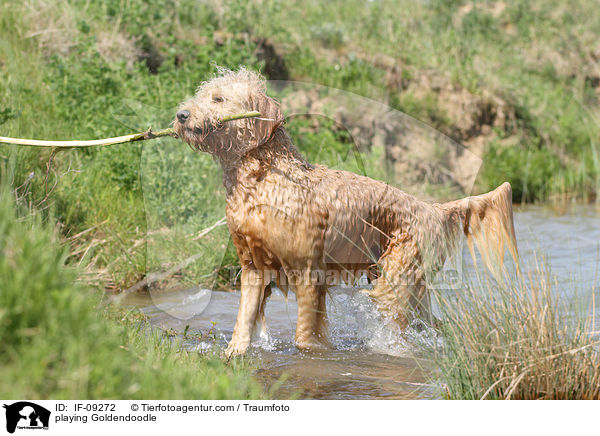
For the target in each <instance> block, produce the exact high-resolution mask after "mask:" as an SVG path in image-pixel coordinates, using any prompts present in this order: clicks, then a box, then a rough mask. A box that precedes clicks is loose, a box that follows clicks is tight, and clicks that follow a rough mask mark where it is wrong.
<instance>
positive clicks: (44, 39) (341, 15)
mask: <svg viewBox="0 0 600 436" xmlns="http://www.w3.org/2000/svg"><path fill="white" fill-rule="evenodd" d="M501 4H503V3H501V2H490V1H484V2H477V3H476V4H473V5H471V3H469V2H467V1H452V0H436V1H430V2H416V3H415V2H413V1H409V0H401V1H393V2H392V1H391V0H379V1H373V2H359V1H358V0H350V1H346V2H340V1H334V2H329V3H325V4H324V3H322V2H316V1H307V2H296V3H283V2H281V1H279V0H266V1H254V0H250V1H246V0H244V1H242V0H238V1H234V2H225V3H224V4H221V3H219V4H217V3H215V2H198V1H196V0H166V1H165V0H128V1H127V2H124V1H122V0H108V1H104V2H88V1H84V0H58V1H55V2H44V1H41V0H29V1H26V2H23V1H17V0H6V1H3V2H2V3H1V4H0V135H2V136H14V137H29V138H38V139H91V138H101V137H108V136H115V135H120V134H127V133H131V132H133V131H140V130H145V129H147V128H148V127H150V126H152V127H153V128H161V127H166V126H167V125H168V124H169V123H170V122H171V120H172V118H173V114H174V113H175V110H176V107H177V105H178V103H179V102H180V101H182V100H183V99H185V98H186V97H188V96H190V95H191V94H192V93H193V92H194V89H195V87H196V86H197V85H198V84H199V83H200V82H201V81H203V80H206V79H208V78H210V76H211V75H212V74H213V73H214V71H215V69H214V64H218V65H222V66H225V67H230V68H235V67H237V66H238V65H241V64H243V65H246V66H248V67H249V68H254V69H263V70H268V68H267V67H268V65H267V64H268V63H269V62H268V61H269V60H265V59H261V58H260V55H259V52H260V50H259V46H260V40H261V39H265V38H266V39H267V40H268V41H269V42H270V43H272V44H273V46H274V47H275V49H276V51H277V55H278V56H279V58H280V59H279V60H280V61H281V63H282V64H283V65H284V66H285V71H286V74H285V77H277V76H272V77H269V78H271V79H282V78H284V79H289V80H300V81H308V82H313V83H317V84H320V85H326V86H331V87H335V88H341V89H343V90H345V91H348V92H352V93H356V94H359V95H362V96H365V97H368V98H372V99H375V100H378V101H382V102H385V103H387V104H389V105H390V106H391V107H393V108H395V109H398V110H401V111H403V112H406V113H408V114H409V115H411V116H413V117H415V118H417V119H419V120H421V121H424V122H425V123H427V124H429V125H431V126H433V127H434V128H436V129H437V130H439V131H441V132H443V133H445V134H447V135H449V136H451V137H454V138H455V139H457V140H458V141H459V142H462V141H468V140H469V139H470V138H465V137H462V136H461V135H463V133H461V130H460V129H459V128H458V124H460V120H461V116H462V113H461V111H460V110H458V111H457V110H456V108H454V111H452V110H451V109H452V105H451V103H448V101H451V100H452V99H451V98H450V97H452V96H454V95H466V96H468V97H469V98H477V97H481V96H493V97H497V98H500V99H501V100H502V101H504V102H505V103H506V111H507V112H506V117H507V121H506V122H505V123H504V124H503V125H501V126H500V127H498V126H493V128H492V132H493V134H491V135H490V136H487V137H486V138H485V141H484V144H483V146H482V148H481V150H478V152H479V153H481V155H482V157H483V167H482V169H481V173H480V175H479V177H478V178H477V180H476V187H475V190H476V191H483V190H486V189H489V188H493V187H496V186H497V185H499V184H500V183H501V182H504V181H507V180H508V181H510V182H511V184H512V186H513V192H514V199H515V201H545V200H549V199H553V198H556V197H559V198H561V197H565V196H570V197H577V198H581V199H589V198H593V197H594V196H596V195H597V192H598V190H599V189H600V146H599V145H598V138H599V137H600V136H599V135H600V127H599V126H600V123H599V122H598V121H599V120H600V115H599V114H600V109H599V95H600V91H599V89H600V88H599V87H598V83H597V82H598V78H597V77H596V76H597V75H598V73H597V71H598V68H599V62H600V61H599V60H598V59H599V57H600V54H599V53H597V48H596V46H597V43H596V41H598V38H599V36H600V9H598V8H597V7H596V4H595V3H594V2H593V1H592V0H584V1H579V2H573V1H569V0H562V1H560V2H557V3H556V4H553V5H552V7H551V6H550V5H548V4H547V2H544V1H542V0H534V1H526V0H519V1H515V2H506V3H505V7H504V9H502V8H498V5H501ZM470 5H471V6H470ZM594 50H596V51H594ZM440 79H443V80H442V83H443V87H442V89H437V88H436V87H435V86H434V85H432V84H431V83H434V82H435V83H437V82H439V81H440ZM446 88H449V89H452V91H451V92H450V93H449V94H448V93H447V91H446V90H445V89H446ZM449 105H450V106H449ZM284 110H285V108H284ZM287 128H288V130H289V132H290V134H291V135H292V137H293V138H294V140H295V141H296V142H297V144H298V146H299V148H300V149H301V151H302V152H303V153H305V154H306V155H307V157H308V158H309V160H311V161H313V162H319V163H323V164H326V165H330V166H332V167H336V168H339V169H346V170H351V171H355V172H359V173H366V174H367V175H370V176H373V177H376V178H379V179H383V180H387V181H392V180H393V179H392V178H391V177H390V175H389V174H388V172H387V171H386V168H384V165H382V161H383V159H384V156H385V154H384V150H381V149H373V150H372V152H371V153H370V154H359V155H355V154H354V150H353V149H352V146H351V145H352V144H351V141H350V139H351V138H350V137H349V134H348V133H347V132H344V131H343V130H342V129H339V128H338V127H337V126H336V125H334V123H332V122H331V121H329V120H327V119H322V120H319V122H318V123H314V122H309V121H308V120H306V119H303V118H301V117H299V118H295V119H292V120H290V122H289V123H288V124H287ZM49 157H50V151H49V150H40V149H35V148H25V147H14V146H5V145H3V146H0V167H1V168H2V172H0V178H1V179H2V180H1V181H2V184H3V185H6V186H10V188H11V189H12V190H13V191H12V192H13V194H11V195H15V196H16V197H17V206H18V207H19V208H25V210H33V211H35V214H36V216H38V218H37V219H39V221H40V222H41V223H46V225H50V224H51V225H53V226H54V225H56V228H57V233H58V234H57V236H56V238H57V239H59V240H63V241H64V239H65V238H69V237H72V236H73V235H76V234H78V233H80V232H82V231H86V230H89V232H87V233H85V234H84V235H82V236H80V237H77V238H75V239H73V240H72V241H70V244H71V245H72V254H71V255H68V256H67V255H66V254H64V256H66V257H65V258H64V259H63V260H64V262H66V263H67V264H68V265H73V266H74V265H78V266H79V270H78V271H80V272H83V273H82V274H81V275H80V278H82V279H84V281H89V282H93V283H96V284H97V285H98V286H100V287H105V288H107V289H111V290H115V291H119V290H122V289H126V288H128V287H129V286H131V285H132V284H134V283H135V282H137V281H138V280H140V279H141V278H142V277H143V276H144V275H145V274H146V273H148V272H152V271H156V270H163V269H165V268H168V267H169V266H172V265H174V264H176V263H177V262H179V261H181V260H182V259H184V258H186V257H187V256H189V255H192V254H195V253H199V252H201V253H205V255H204V256H203V258H202V259H200V260H199V261H198V262H195V263H194V264H192V265H190V267H188V268H186V269H185V270H184V271H182V272H181V274H180V275H179V276H178V277H177V280H178V282H179V283H183V284H186V283H196V284H197V283H204V284H208V285H211V286H215V287H224V286H225V285H226V280H227V274H226V273H225V272H224V271H226V268H227V267H230V266H236V265H237V259H236V256H235V253H234V250H233V249H232V247H231V244H230V242H229V241H228V237H227V233H226V229H225V228H223V227H221V228H219V229H216V230H215V231H213V232H211V234H209V235H208V236H206V237H205V238H203V239H201V240H199V241H194V240H192V238H190V237H189V235H193V234H195V233H197V232H198V231H199V230H200V229H203V228H206V227H207V226H209V225H211V224H213V223H214V222H215V221H217V220H218V219H219V218H220V217H221V216H222V215H223V213H224V201H223V200H224V198H223V189H222V187H221V181H220V176H219V170H218V168H217V167H216V164H215V163H214V162H213V161H212V160H211V159H210V157H209V156H207V155H204V154H201V153H193V152H191V151H190V150H189V149H188V148H187V147H185V146H184V145H182V144H181V143H180V142H178V141H176V140H174V139H162V140H159V141H153V142H149V143H145V144H144V145H143V146H142V145H140V144H135V145H121V146H115V147H110V148H106V149H91V150H77V151H75V150H72V151H66V152H61V153H58V154H57V155H56V156H55V157H54V159H53V164H52V168H51V171H50V172H49V173H48V176H46V171H47V169H46V164H47V162H48V160H49ZM427 190H428V192H430V191H431V192H432V193H435V192H437V193H438V194H439V193H440V192H441V193H442V194H440V195H447V192H449V191H448V190H441V189H439V187H435V186H433V187H430V188H429V187H428V188H427ZM3 207H5V206H3ZM4 213H8V212H6V211H5V212H4ZM15 225H16V224H15ZM22 225H23V226H30V227H31V229H32V230H31V232H32V235H37V234H38V233H40V234H41V233H44V232H47V231H48V229H46V230H39V229H40V225H41V224H39V223H38V224H35V225H33V224H31V223H30V224H25V223H23V224H22ZM36 229H37V230H36ZM40 238H41V236H40ZM47 244H49V246H51V245H53V244H54V245H56V242H47ZM32 262H33V259H32ZM32 265H34V264H33V263H32ZM61 268H62V267H61ZM32 271H33V270H32ZM69 271H71V270H69ZM48 274H50V273H48ZM74 274H75V273H73V272H71V273H69V274H68V276H69V277H71V279H73V277H74ZM23 280H24V279H23ZM71 281H72V280H71ZM65 286H67V285H66V284H65ZM70 286H71V288H70V289H72V290H73V292H75V291H77V292H78V293H81V294H85V295H86V296H85V299H83V300H81V301H80V300H79V299H74V300H73V304H75V303H77V302H78V301H80V302H79V303H77V304H82V305H84V306H86V307H87V305H93V304H95V302H97V300H98V298H97V297H94V298H96V300H93V299H92V300H90V301H94V302H93V303H92V302H90V301H87V299H88V298H90V297H89V295H88V294H89V292H88V290H87V289H85V288H82V287H80V286H79V285H70ZM226 289H229V287H228V285H227V287H226ZM11 298H14V296H13V297H11ZM84 300H85V301H84ZM7 304H8V303H7ZM10 304H11V305H14V304H18V300H17V299H14V300H11V302H10ZM7 307H8V309H6V308H7ZM2 308H3V310H5V311H6V310H13V309H12V306H6V305H3V306H2ZM39 310H41V309H39ZM3 313H4V312H3ZM3 316H4V315H3ZM73 322H76V321H73ZM103 323H104V321H103ZM76 325H79V324H76ZM102 325H105V324H102ZM65 328H71V327H69V326H66V327H65ZM102 328H107V329H109V330H110V329H112V331H116V330H115V329H117V330H119V329H120V330H119V332H120V333H119V334H121V335H124V334H125V332H126V331H127V330H128V329H126V328H125V329H123V328H122V327H115V326H112V327H108V324H107V325H106V326H105V327H102ZM0 334H2V333H0ZM7 335H10V334H8V333H7ZM18 337H21V338H22V339H23V338H25V336H22V335H21V336H18ZM144 337H145V333H143V334H140V335H138V336H136V338H137V339H136V338H127V337H125V336H123V337H122V339H123V341H124V342H123V346H124V347H127V348H129V349H130V351H131V353H133V354H135V353H138V356H141V359H142V360H143V359H144V357H143V356H144V355H145V353H149V355H152V356H154V357H153V359H154V360H153V362H155V363H153V364H156V365H160V363H156V362H158V360H160V359H158V357H157V356H171V355H173V350H166V349H164V348H163V347H165V346H166V343H165V342H164V341H161V340H158V339H151V337H150V336H149V337H148V340H147V341H144V340H142V339H143V338H144ZM29 339H30V340H36V339H35V337H33V336H32V337H31V338H29ZM140 341H141V342H140ZM130 343H131V344H133V343H135V344H139V343H142V344H145V345H142V348H139V347H138V345H135V346H134V345H131V344H130ZM128 344H129V345H128ZM117 348H118V350H122V349H121V348H119V347H118V346H117ZM83 349H84V350H87V349H86V348H83ZM43 350H45V351H47V352H49V349H48V346H46V348H43ZM149 350H150V351H149ZM152 350H154V351H152ZM24 352H25V351H24ZM26 352H30V353H34V352H35V350H33V351H26ZM117 352H119V353H121V351H117ZM123 352H124V351H123ZM69 353H72V354H76V351H75V348H73V349H72V350H71V351H69ZM131 353H130V354H131ZM38 357H40V356H38ZM13 358H14V356H13ZM40 358H41V357H40ZM181 358H182V359H184V360H186V361H187V360H188V359H191V360H193V359H195V357H193V356H187V357H181ZM165 359H166V360H167V361H169V359H170V357H165ZM138 360H140V359H138ZM140 361H141V360H140ZM81 362H84V361H83V360H81ZM128 362H130V363H131V361H128ZM169 362H170V361H169ZM172 364H173V365H175V363H174V362H172ZM56 365H58V364H56ZM56 365H55V366H56ZM115 365H116V364H115ZM139 365H141V363H140V364H138V366H136V368H137V367H139ZM169 365H171V363H169ZM185 365H186V363H184V366H185ZM202 365H203V363H202ZM216 365H217V364H216ZM67 366H68V364H67ZM57 367H58V366H57ZM11 368H12V369H11V371H13V372H10V371H9V372H7V373H6V374H9V373H10V374H11V375H13V376H15V377H17V375H16V372H15V371H17V369H16V366H12V367H11ZM81 368H85V364H83V366H81V367H80V368H79V369H76V370H74V371H75V372H76V373H77V374H79V373H81V375H73V374H72V378H73V380H75V379H76V380H78V381H77V383H80V384H81V383H83V382H82V381H81V380H84V379H85V378H86V377H88V378H89V377H92V378H93V377H96V378H95V379H94V380H100V376H99V375H98V374H97V373H93V372H92V373H90V374H92V375H90V374H88V373H87V372H86V371H87V370H84V369H81ZM216 368H217V369H216V370H215V371H216V372H222V371H224V372H225V373H227V371H229V370H228V369H225V368H222V367H219V366H218V365H217V367H216ZM27 369H29V370H31V371H34V372H35V371H38V372H39V371H51V370H53V369H52V367H47V368H43V369H40V368H38V369H37V370H36V369H35V365H34V364H33V363H31V366H30V367H28V368H27ZM67 369H69V368H67ZM136 370H137V369H136ZM77 371H79V372H77ZM140 371H141V369H140ZM44 374H45V375H48V374H46V373H44ZM86 374H87V375H86ZM3 376H4V375H3ZM6 377H8V376H6ZM40 377H41V376H40ZM53 377H54V378H53V380H55V381H56V383H58V380H61V379H60V372H59V371H58V370H57V371H56V372H55V373H53ZM69 377H71V376H69ZM78 377H79V378H78ZM182 377H183V376H182ZM38 380H41V379H38ZM23 383H25V381H23ZM61 383H62V384H65V386H69V387H68V388H65V389H71V390H72V389H75V388H74V387H73V386H74V385H73V384H69V383H70V382H68V381H65V382H61ZM151 383H152V382H151ZM156 383H159V381H156ZM161 383H162V382H161ZM59 384H60V383H59ZM24 386H25V385H23V387H22V389H25V387H24ZM56 386H58V384H57V385H56ZM61 386H62V385H61ZM78 386H79V385H78ZM82 386H83V384H82ZM86 386H87V385H86ZM115 386H116V384H115V383H113V382H111V386H110V387H106V390H102V395H121V394H122V392H121V391H117V390H116V389H117V388H116V387H115ZM150 386H153V385H152V384H150ZM15 389H16V388H15ZM19 389H21V388H19ZM53 389H57V390H56V391H53V392H64V395H65V396H67V393H66V392H67V391H66V390H65V391H61V390H60V389H63V388H62V387H60V386H58V387H56V388H53ZM77 389H80V388H77ZM81 389H82V391H81V393H80V395H81V396H82V397H85V396H89V395H95V394H94V393H93V392H92V391H85V389H87V388H85V389H84V387H82V388H81ZM99 389H100V388H99ZM102 389H104V388H102ZM141 389H145V388H143V387H142V388H141ZM149 389H150V388H149ZM158 389H159V388H157V390H158ZM160 389H162V388H160ZM165 389H166V388H165ZM109 391H110V392H113V393H109ZM19 392H20V391H16V390H15V391H14V394H15V395H17V394H19V395H21V394H20V393H19ZM73 392H75V391H73ZM114 392H118V393H114ZM143 392H146V391H143ZM147 392H150V391H149V390H148V391H147ZM22 393H23V395H22V396H27V395H26V394H27V392H25V391H23V392H22ZM19 395H17V396H19ZM61 395H62V394H61ZM132 395H133V394H132ZM136 395H137V394H136ZM141 395H142V394H140V396H141ZM165 395H167V394H165Z"/></svg>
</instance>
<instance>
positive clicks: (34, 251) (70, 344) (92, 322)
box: [0, 190, 262, 399]
mask: <svg viewBox="0 0 600 436" xmlns="http://www.w3.org/2000/svg"><path fill="white" fill-rule="evenodd" d="M0 254H1V255H0V275H1V277H2V292H0V308H1V309H0V343H1V344H2V348H1V350H2V352H1V353H0V397H2V398H31V399H35V398H53V399H59V398H70V399H75V398H81V399H98V398H118V399H143V398H157V399H162V398H177V399H182V398H186V399H240V398H260V397H261V395H262V394H261V391H262V389H261V388H260V387H259V386H258V385H257V384H256V383H255V382H254V381H253V380H252V379H251V377H250V375H249V372H248V368H247V366H246V365H245V364H244V363H243V362H233V363H232V364H231V365H229V366H226V365H225V364H224V363H223V362H222V361H221V360H220V359H219V358H218V356H210V355H200V354H198V353H195V352H188V351H185V350H184V349H183V348H181V347H180V346H178V345H179V344H178V343H177V342H176V341H175V342H172V341H171V340H170V339H168V338H167V336H165V334H163V333H160V332H157V331H154V330H149V329H148V328H145V327H144V323H142V322H141V321H143V319H140V316H141V315H140V314H137V315H136V314H135V313H131V312H130V313H126V314H125V316H124V317H123V318H122V319H121V320H120V322H119V323H115V322H111V321H109V320H108V319H106V317H102V316H100V317H99V316H98V304H99V302H100V298H99V297H100V295H101V294H100V293H98V292H95V293H93V294H92V295H90V290H89V289H86V288H85V287H84V286H83V285H82V284H80V283H77V282H76V278H77V271H76V270H75V269H74V268H71V267H65V265H64V264H65V261H66V259H67V258H68V250H67V248H66V247H61V246H59V245H58V244H57V242H56V240H55V235H54V232H53V229H52V227H50V226H48V225H42V224H41V223H40V221H39V219H37V218H35V217H31V216H29V217H27V218H24V219H20V220H18V219H17V218H16V216H15V212H14V209H13V202H12V201H11V200H10V193H9V192H7V191H6V190H4V191H3V192H2V202H0ZM111 314H112V315H111V316H112V317H114V316H115V315H114V313H113V312H111Z"/></svg>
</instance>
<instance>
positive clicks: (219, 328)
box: [126, 205, 600, 399]
mask: <svg viewBox="0 0 600 436" xmlns="http://www.w3.org/2000/svg"><path fill="white" fill-rule="evenodd" d="M515 227H516V232H517V239H518V245H519V250H520V255H521V259H522V261H523V264H524V265H525V266H526V265H527V264H528V263H529V262H531V261H533V260H534V258H535V256H537V257H538V259H539V255H540V253H543V254H544V255H545V256H546V259H545V261H546V262H547V263H548V264H549V265H551V267H552V272H553V274H555V275H556V278H557V280H558V282H559V284H560V286H559V289H560V290H561V292H563V293H564V294H565V296H568V295H570V294H572V293H574V292H578V293H579V295H580V296H586V295H588V296H589V295H590V293H591V292H592V291H594V292H596V293H598V286H597V284H598V282H599V281H598V277H599V272H598V271H599V265H600V263H599V259H600V210H599V209H598V208H596V207H594V206H589V205H574V206H570V207H562V208H561V209H559V210H556V209H551V208H548V207H542V206H527V207H524V208H516V209H515ZM536 253H537V254H536ZM465 260H466V264H467V269H471V268H472V264H471V263H470V260H469V259H468V255H467V256H465ZM539 260H542V259H539ZM595 285H596V286H595ZM594 286H595V288H594ZM207 296H210V301H207ZM238 301H239V293H226V292H212V294H211V293H209V292H207V291H206V290H201V289H194V288H192V289H188V290H186V291H182V292H178V293H169V294H167V295H164V296H157V295H154V296H153V298H152V299H150V297H148V296H139V295H135V296H130V297H128V299H127V300H126V304H130V305H136V306H138V307H142V308H143V311H144V312H145V313H146V314H147V315H148V316H149V317H150V320H151V323H152V325H154V326H157V327H160V328H162V329H165V330H166V329H171V330H174V331H176V332H179V333H181V332H183V331H184V330H185V329H186V326H188V325H189V330H188V331H189V332H202V333H207V332H209V331H211V332H213V333H214V334H215V336H216V341H199V340H197V339H196V340H195V341H194V340H190V341H187V342H186V346H187V347H188V348H190V349H192V350H198V351H204V350H206V349H208V348H210V347H212V346H214V345H215V342H216V344H217V345H218V346H221V347H224V346H225V345H226V343H227V341H228V340H229V339H230V338H231V334H232V330H233V325H234V323H235V318H236V315H237V308H238ZM205 306H206V309H205V310H204V311H203V312H202V313H201V314H200V315H197V316H193V317H191V318H190V317H189V313H188V312H190V311H191V312H193V311H194V309H195V308H204V307H205ZM186 314H187V315H186ZM328 314H329V320H330V339H331V341H332V343H333V345H334V349H333V350H331V351H327V352H322V353H317V354H315V353H310V354H307V353H303V352H300V351H298V350H297V349H296V348H295V347H294V344H293V338H294V329H295V324H296V301H295V298H294V295H293V294H291V293H290V297H289V299H288V300H286V299H285V297H284V296H283V295H282V294H281V293H280V292H277V291H275V292H274V294H273V295H272V297H271V299H270V301H269V303H268V304H267V309H266V318H267V324H268V332H269V333H268V335H267V336H264V335H263V336H262V337H260V335H259V336H257V338H256V339H255V341H254V342H253V345H252V347H251V348H250V350H249V353H250V354H251V355H253V356H254V357H255V361H256V362H257V363H258V366H259V368H258V370H257V372H256V378H257V379H258V380H259V381H261V382H262V383H263V384H264V385H265V387H267V388H269V387H271V386H273V384H274V383H276V382H277V381H278V380H279V379H280V377H281V376H282V375H284V374H285V379H284V381H283V382H282V383H281V385H280V387H279V389H278V390H277V391H276V394H275V395H276V396H280V397H284V398H287V397H289V396H290V395H295V396H297V397H298V398H322V399H375V398H389V399H427V398H436V397H439V396H440V395H441V394H440V389H439V387H438V386H435V385H432V384H429V382H428V374H429V372H430V368H429V366H430V365H431V363H430V362H428V361H426V360H424V359H422V358H420V357H419V356H418V355H417V354H416V353H417V352H416V350H417V348H418V347H417V345H419V343H420V342H423V341H424V342H426V343H427V344H428V345H431V346H436V345H439V341H440V339H439V338H437V337H436V336H435V334H434V333H433V332H432V331H430V330H427V329H425V330H423V329H415V328H409V329H408V330H407V331H406V332H399V331H397V330H395V328H394V327H393V326H389V325H386V324H385V322H384V321H383V320H382V319H381V318H380V317H379V315H378V314H377V312H376V310H375V309H374V307H373V305H372V304H371V302H370V301H369V299H368V298H367V297H366V296H365V295H363V294H362V293H361V292H360V291H358V290H353V289H348V288H336V289H333V290H332V292H331V294H330V297H329V298H328ZM598 318H600V313H599V317H598Z"/></svg>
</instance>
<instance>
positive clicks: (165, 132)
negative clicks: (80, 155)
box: [0, 111, 260, 149]
mask: <svg viewBox="0 0 600 436" xmlns="http://www.w3.org/2000/svg"><path fill="white" fill-rule="evenodd" d="M256 117H260V112H256V111H254V112H247V113H243V114H234V115H229V116H226V117H223V118H221V119H219V122H221V123H225V122H227V121H234V120H241V119H243V118H256ZM163 136H176V135H175V132H174V131H173V129H172V128H168V129H162V130H158V131H156V132H153V131H152V130H151V129H149V130H148V131H146V132H142V133H134V134H132V135H125V136H117V137H115V138H105V139H92V140H89V141H41V140H37V139H22V138H8V137H5V136H0V143H5V144H15V145H26V146H32V147H57V148H62V149H68V148H81V147H95V146H102V145H115V144H125V143H128V142H136V141H146V140H148V139H154V138H160V137H163Z"/></svg>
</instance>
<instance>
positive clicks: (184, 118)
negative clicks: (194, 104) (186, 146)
mask: <svg viewBox="0 0 600 436" xmlns="http://www.w3.org/2000/svg"><path fill="white" fill-rule="evenodd" d="M189 117H190V111H186V110H183V111H179V112H177V119H178V120H179V122H180V123H181V124H183V123H185V122H186V121H187V119H188V118H189Z"/></svg>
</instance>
